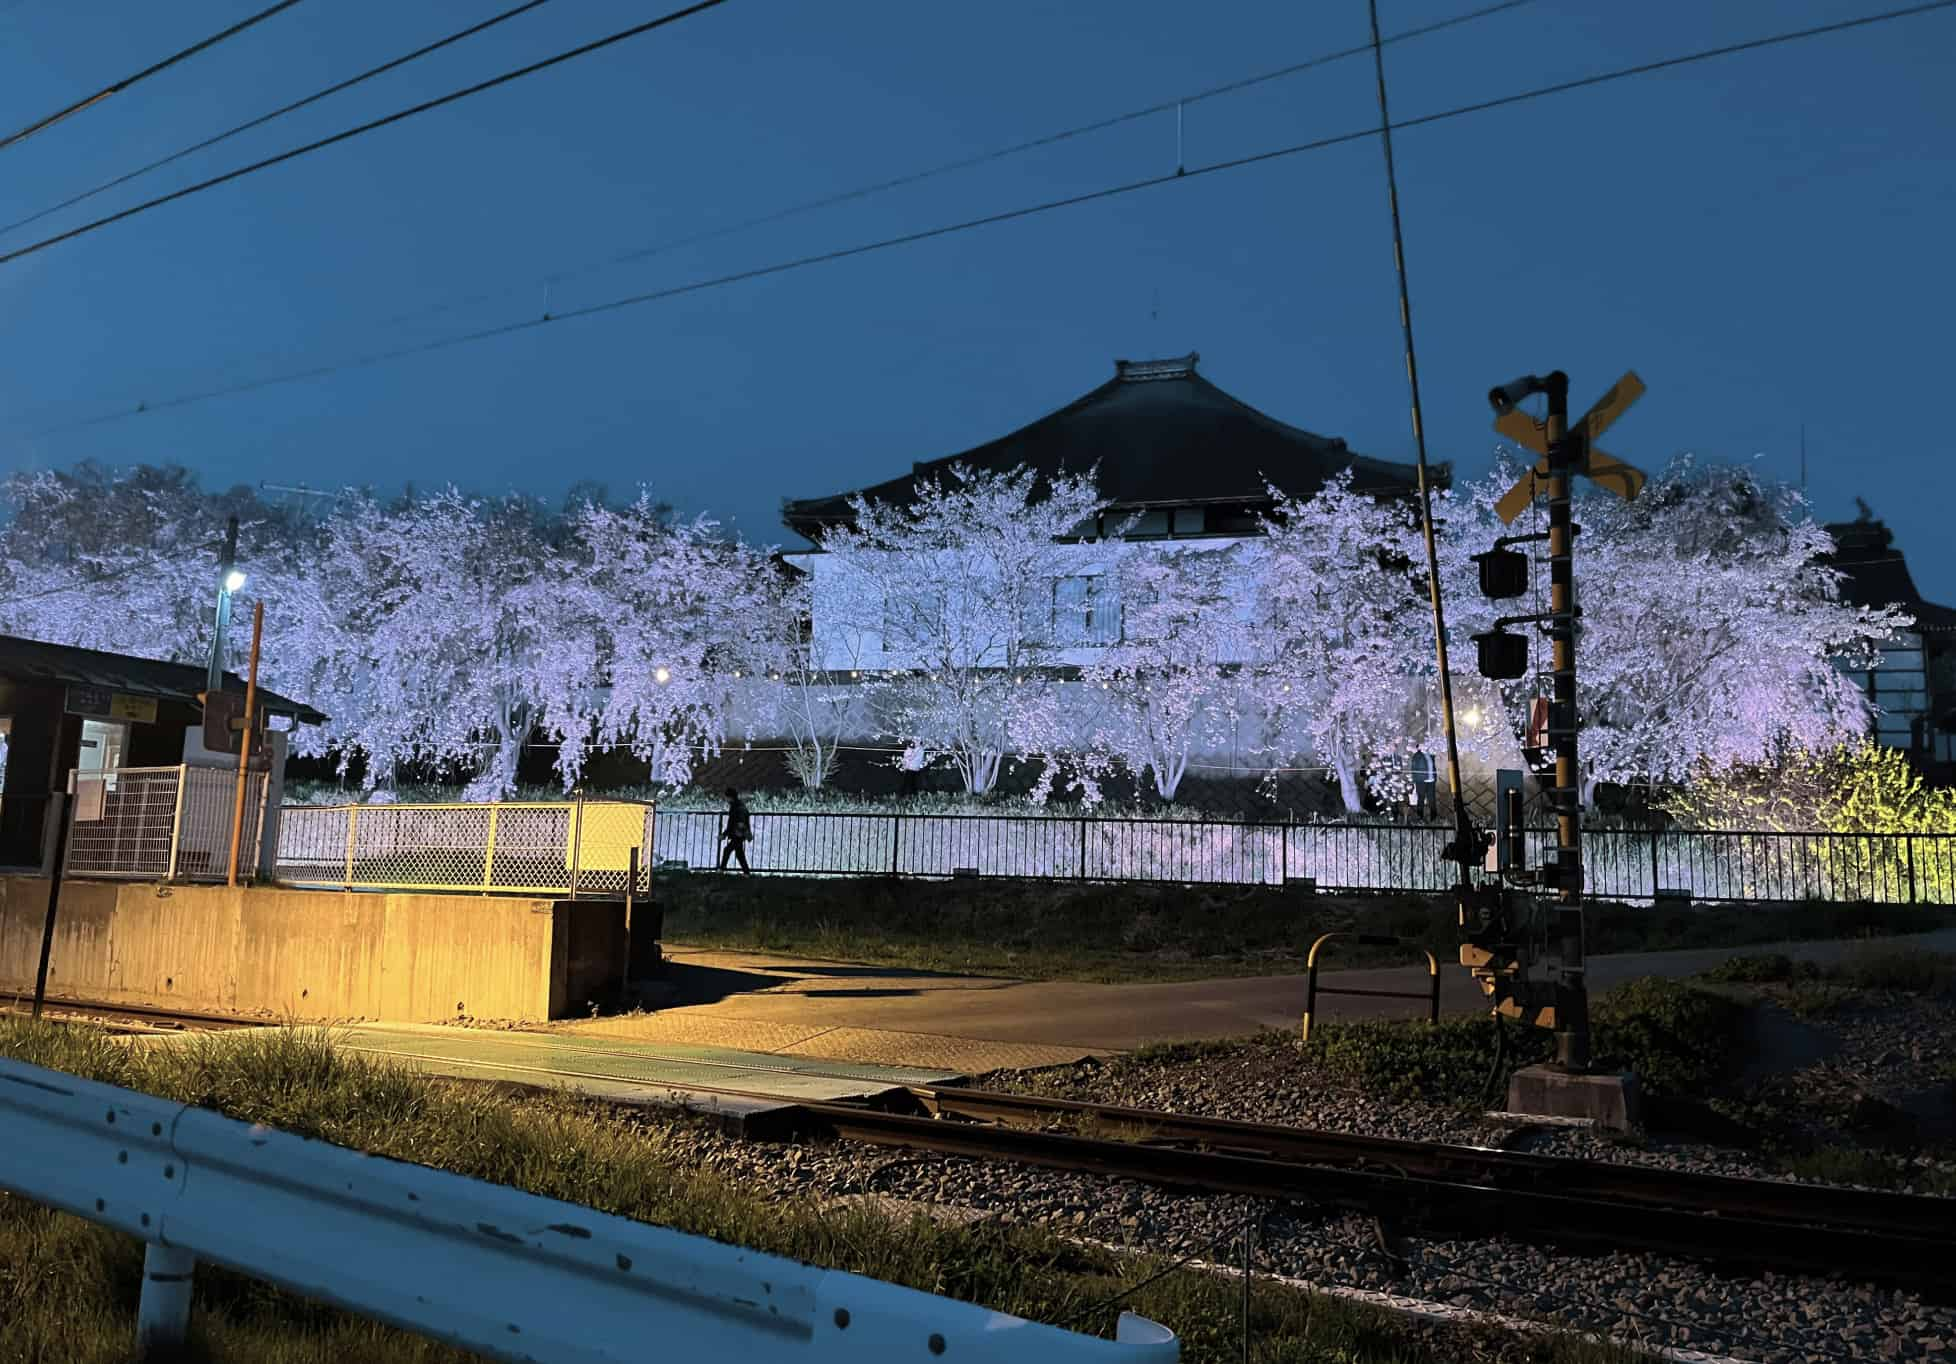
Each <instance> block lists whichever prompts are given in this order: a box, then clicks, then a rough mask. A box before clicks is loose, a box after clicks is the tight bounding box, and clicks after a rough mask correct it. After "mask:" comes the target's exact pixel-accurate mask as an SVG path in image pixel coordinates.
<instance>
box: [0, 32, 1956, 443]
mask: <svg viewBox="0 0 1956 1364" xmlns="http://www.w3.org/2000/svg"><path fill="white" fill-rule="evenodd" d="M712 2H713V3H717V2H718V0H712ZM1952 6H1956V0H1929V2H1928V3H1924V4H1918V5H1912V6H1909V7H1908V8H1906V9H1898V10H1889V11H1886V12H1884V13H1881V14H1873V15H1864V16H1862V17H1860V18H1857V19H1848V20H1842V21H1840V22H1837V23H1832V24H1823V25H1819V26H1817V27H1813V28H1805V29H1798V30H1793V31H1791V32H1785V33H1777V34H1772V35H1769V36H1767V37H1763V38H1755V39H1751V40H1749V41H1746V42H1742V43H1730V44H1726V45H1723V46H1720V47H1714V48H1706V49H1703V50H1700V51H1698V52H1694V53H1686V54H1684V55H1681V56H1677V57H1669V58H1665V59H1663V60H1661V61H1656V62H1644V63H1640V64H1638V65H1636V66H1628V67H1621V68H1618V69H1616V70H1614V71H1607V72H1601V73H1598V74H1596V75H1593V76H1584V77H1580V78H1578V79H1576V80H1570V81H1560V82H1557V83H1555V84H1553V85H1545V86H1538V87H1535V88H1534V89H1531V90H1524V91H1519V92H1517V93H1515V94H1511V95H1504V96H1500V97H1498V98H1495V99H1491V100H1481V101H1477V102H1475V103H1472V104H1462V105H1455V106H1453V107H1451V108H1448V109H1442V110H1439V111H1437V112H1434V113H1430V114H1421V115H1418V116H1416V117H1413V118H1409V119H1402V120H1401V121H1399V122H1397V123H1395V124H1394V125H1393V127H1394V128H1395V129H1405V128H1418V127H1425V126H1428V125H1431V124H1435V123H1442V122H1446V121H1449V120H1451V119H1456V118H1462V117H1465V116H1467V115H1469V114H1476V113H1481V112H1483V111H1486V110H1489V109H1495V108H1502V107H1506V106H1509V105H1514V104H1520V103H1523V102H1525V101H1528V100H1533V99H1542V98H1546V97H1548V96H1551V95H1558V94H1563V93H1566V92H1569V91H1572V90H1578V89H1584V88H1588V87H1591V86H1596V85H1602V84H1605V83H1608V82H1610V81H1615V80H1624V79H1628V78H1630V77H1632V76H1639V75H1644V74H1647V73H1649V72H1652V71H1659V70H1665V69H1669V68H1672V67H1677V66H1683V65H1685V64H1687V63H1690V62H1699V61H1709V60H1712V59H1714V58H1718V57H1727V56H1732V55H1734V54H1737V53H1741V52H1747V51H1752V50H1755V49H1758V48H1764V47H1772V46H1776V45H1779V44H1782V43H1789V42H1795V41H1798V40H1800V39H1803V38H1813V37H1819V36H1822V35H1825V34H1832V33H1838V32H1842V31H1844V30H1847V29H1852V28H1860V27H1865V26H1867V25H1870V24H1877V23H1884V22H1888V21H1891V20H1895V19H1902V18H1909V17H1913V16H1915V15H1920V14H1926V13H1929V12H1931V11H1936V10H1945V9H1949V8H1951V7H1952ZM694 8H696V9H697V8H699V6H695V7H694ZM682 13H684V11H682ZM1380 131H1381V130H1380V129H1379V128H1378V127H1365V128H1358V129H1353V130H1351V131H1348V132H1342V133H1334V134H1331V135H1329V136H1325V137H1319V138H1313V139H1311V140H1309V141H1305V142H1296V143H1292V144H1290V145H1288V146H1284V147H1277V148H1273V149H1271V150H1269V151H1262V152H1253V153H1250V154H1248V155H1245V156H1239V157H1233V158H1231V159H1229V160H1226V161H1215V162H1211V163H1209V164H1207V165H1203V166H1196V167H1193V168H1189V169H1181V168H1178V169H1177V170H1176V171H1174V172H1173V173H1170V174H1166V175H1155V176H1148V177H1146V178H1144V179H1140V180H1131V181H1128V182H1126V183H1124V184H1118V185H1110V186H1106V187H1103V188H1101V189H1095V190H1087V191H1084V192H1082V193H1079V194H1071V195H1066V196H1063V197H1061V198H1057V199H1048V200H1044V201H1042V202H1039V203H1034V204H1027V205H1022V206H1020V207H1018V208H1011V209H1004V210H1001V211H999V212H996V213H988V214H984V215H982V216H979V217H976V218H966V219H963V220H961V221H958V222H953V223H946V224H942V225H940V226H937V227H931V228H922V229H919V230H917V231H914V232H905V233H901V234H899V235H897V236H893V237H883V238H879V239H877V240H874V241H869V242H861V243H858V244H857V245H854V246H847V247H840V248H837V249H835V250H831V251H821V252H816V253H813V254H810V255H805V256H798V257H794V258H792V259H789V260H785V261H777V262H775V263H773V264H770V265H760V266H754V267H750V268H748V269H745V270H736V271H732V272H730V273H727V274H722V275H715V276H710V277H708V278H705V279H699V280H694V281H691V282H689V283H686V284H676V285H671V286H668V287H666V288H662V289H651V290H646V291H644V292H641V293H636V294H629V295H626V296H624V297H622V298H615V299H609V300H606V301H604V302H601V303H592V304H587V305H584V306H583V307H579V308H572V309H567V310H565V311H563V312H558V313H549V312H546V313H543V314H541V315H540V316H537V317H530V318H522V319H519V320H517V321H514V322H504V323H499V324H496V325H493V326H488V327H479V328H476V329H474V330H472V331H467V332H461V333H456V334H452V335H449V336H445V337H437V338H434V339H432V340H429V341H423V342H418V343H416V344H413V345H408V346H397V347H394V348H392V349H389V350H384V351H377V352H373V353H371V354H368V355H364V356H358V357H355V358H353V359H350V360H342V361H335V362H333V363H330V364H323V365H315V366H311V367H309V368H306V369H301V370H291V371H287V372H285V373H282V374H273V375H267V376H265V377H263V378H259V379H252V380H247V381H244V382H241V383H237V384H230V385H226V386H223V387H220V388H213V389H206V390H203V391H201V392H197V393H189V394H183V395H180V396H178V397H175V398H169V399H164V400H162V401H159V402H154V403H151V402H139V403H137V404H136V406H134V407H132V408H125V409H121V410H118V411H115V412H109V413H104V414H102V415H100V416H95V417H87V418H83V419H81V420H79V421H74V422H66V423H62V424H59V425H55V426H49V427H44V428H41V429H40V430H38V431H35V432H32V433H30V435H31V436H32V437H40V436H48V435H54V434H57V433H60V432H64V431H72V430H78V429H81V428H84V427H90V426H97V425H101V424H103V423H105V422H113V421H120V420H123V419H125V418H128V417H133V416H138V415H141V414H143V413H147V412H157V411H163V410H166V409H170V408H177V407H184V406H188V405H190V404H192V403H200V402H208V401H210V400H212V399H215V398H223V397H232V396H235V395H238V394H243V393H252V392H256V391H258V390H260V389H265V388H271V387H275V386H277V385H280V384H288V383H297V382H301V381H303V380H307V379H317V378H325V377H327V376H329V375H333V374H339V373H343V372H346V371H349V370H355V369H366V368H371V367H372V366H375V365H380V364H386V363H389V362H391V361H394V360H401V359H406V358H408V357H411V356H417V355H426V354H430V353H433V352H435V351H441V350H448V349H451V348H453V347H456V346H464V345H470V344H473V343H475V342H478V341H487V340H490V339H493V338H495V337H500V336H511V335H515V334H516V333H519V332H525V331H531V330H534V329H536V328H538V327H543V326H547V325H549V324H550V323H553V322H561V321H568V320H570V319H573V318H581V317H594V316H597V315H599V314H602V313H609V312H615V311H618V310H620V309H623V308H631V307H636V306H638V305H640V304H645V303H656V302H662V301H664V300H667V299H673V298H680V297H683V296H685V295H688V294H695V293H700V292H702V291H704V290H708V289H717V288H722V287H725V286H727V285H730V284H739V283H744V282H746V281H749V280H755V279H764V278H767V277H770V276H773V275H780V274H786V273H788V272H789V271H793V270H800V269H804V268H807V267H809V266H813V265H825V264H829V263H831V262H834V261H840V260H848V259H850V258H852V257H856V256H864V255H869V254H871V253H873V252H877V251H885V250H889V249H891V248H893V247H899V246H909V245H914V244H916V243H918V242H924V241H931V240H934V239H936V238H939V237H947V236H951V235H954V234H956V233H961V232H968V231H972V230H975V229H977V228H982V227H991V226H996V225H998V224H1001V223H1007V222H1015V221H1018V220H1020V219H1023V218H1031V217H1036V216H1039V215H1041V214H1045V213H1051V212H1055V211H1057V210H1060V209H1066V208H1075V207H1078V206H1080V205H1083V204H1090V203H1098V202H1100V201H1102V200H1106V199H1113V198H1117V197H1119V196H1121V195H1125V194H1132V193H1136V192H1138V191H1141V190H1146V189H1154V188H1157V187H1159V186H1162V185H1172V184H1181V183H1184V182H1187V181H1191V180H1197V179H1200V178H1201V177H1203V176H1205V175H1215V174H1219V173H1222V172H1226V171H1232V170H1241V169H1244V168H1246V167H1249V166H1257V165H1263V164H1266V163H1268V162H1273V161H1279V160H1284V159H1286V158H1289V157H1292V156H1297V155H1300V154H1303V153H1306V152H1313V151H1322V150H1324V149H1326V148H1330V147H1336V146H1342V145H1344V144H1346V143H1350V142H1356V141H1358V140H1360V139H1361V138H1367V137H1373V136H1376V135H1378V133H1379V132H1380ZM30 249H32V248H30ZM16 254H18V253H16ZM11 258H12V257H0V263H4V261H5V260H8V259H11Z"/></svg>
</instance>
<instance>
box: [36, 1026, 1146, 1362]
mask: <svg viewBox="0 0 1956 1364" xmlns="http://www.w3.org/2000/svg"><path fill="white" fill-rule="evenodd" d="M0 1132H4V1134H5V1138H4V1141H0V1188H4V1189H6V1190H8V1191H10V1192H13V1193H17V1194H20V1195H22V1196H23V1197H26V1198H29V1199H32V1200H33V1201H35V1202H37V1203H43V1204H46V1205H48V1206H51V1207H55V1208H59V1209H61V1210H63V1211H65V1212H70V1213H73V1214H75V1215H76V1216H78V1217H84V1218H87V1219H88V1220H89V1221H91V1222H95V1223H98V1224H100V1225H102V1226H106V1227H113V1228H114V1229H116V1230H118V1231H123V1232H127V1233H128V1234H129V1235H131V1236H135V1237H139V1238H140V1239H142V1240H143V1241H146V1242H148V1243H149V1254H148V1259H147V1262H146V1264H145V1274H144V1281H143V1300H142V1305H141V1308H140V1311H139V1329H140V1333H141V1335H142V1336H143V1337H144V1338H145V1339H147V1340H152V1341H156V1342H163V1341H170V1340H176V1339H181V1338H182V1335H183V1333H184V1330H185V1328H186V1326H187V1325H188V1317H189V1310H190V1291H189V1283H190V1281H189V1278H188V1272H189V1270H190V1269H191V1268H192V1266H193V1265H194V1263H195V1262H196V1261H198V1260H202V1261H207V1262H209V1263H211V1264H215V1265H223V1266H225V1267H226V1268H229V1269H233V1270H236V1271H238V1272H239V1273H242V1274H247V1275H250V1276H251V1277H253V1278H257V1279H263V1280H265V1281H267V1282H269V1283H273V1284H277V1285H278V1286H279V1287H281V1288H287V1289H290V1290H292V1291H293V1292H295V1293H300V1294H303V1295H305V1296H306V1297H308V1298H313V1299H316V1300H320V1301H324V1302H329V1303H332V1304H334V1305H336V1306H339V1307H343V1308H345V1309H347V1310H348V1311H351V1312H355V1313H358V1314H360V1315H362V1316H367V1317H372V1318H375V1319H377V1320H380V1321H385V1322H390V1323H392V1324H393V1325H396V1326H400V1327H403V1328H405V1329H407V1330H410V1331H416V1332H419V1333H421V1334H423V1335H427V1336H432V1337H435V1338H436V1339H439V1340H444V1341H448V1342H451V1343H453V1344H456V1345H460V1346H463V1347H464V1348H467V1349H471V1350H476V1351H479V1352H481V1353H483V1354H486V1355H491V1356H494V1357H496V1358H499V1359H506V1360H525V1361H551V1362H552V1364H556V1362H557V1361H562V1362H563V1364H600V1362H601V1361H607V1362H608V1361H624V1360H644V1359H651V1358H665V1359H690V1358H703V1357H706V1356H705V1355H704V1353H703V1352H704V1351H707V1350H718V1351H722V1352H727V1353H729V1354H731V1353H733V1352H736V1351H737V1352H738V1357H739V1358H740V1359H741V1360H742V1362H743V1364H763V1362H764V1361H772V1360H797V1361H800V1360H822V1361H826V1360H838V1361H839V1360H851V1361H860V1360H886V1359H887V1360H917V1361H920V1364H930V1361H933V1360H937V1359H942V1360H944V1361H946V1364H959V1361H965V1360H971V1361H981V1360H982V1361H1008V1360H1009V1361H1012V1364H1034V1362H1035V1361H1037V1362H1040V1364H1043V1362H1044V1361H1049V1360H1050V1361H1073V1360H1081V1361H1104V1362H1105V1364H1173V1362H1174V1361H1177V1360H1179V1358H1180V1352H1181V1347H1180V1343H1179V1342H1178V1341H1177V1340H1176V1338H1175V1336H1174V1334H1173V1333H1172V1332H1170V1331H1168V1330H1167V1329H1166V1328H1164V1327H1162V1326H1159V1325H1157V1324H1156V1323H1154V1322H1151V1321H1148V1320H1146V1319H1145V1318H1142V1317H1137V1316H1133V1315H1132V1314H1126V1313H1124V1314H1123V1315H1122V1317H1121V1321H1120V1326H1119V1328H1118V1330H1117V1332H1116V1337H1115V1339H1114V1340H1112V1341H1107V1340H1101V1339H1099V1338H1097V1337H1093V1336H1085V1335H1081V1334H1078V1333H1077V1332H1072V1331H1063V1330H1060V1329H1058V1328H1056V1327H1051V1326H1043V1325H1039V1324H1036V1323H1033V1322H1028V1321H1022V1320H1020V1319H1019V1318H1017V1317H1012V1316H1007V1315H1005V1314H1003V1313H1000V1312H993V1311H989V1310H987V1309H985V1308H982V1307H978V1306H974V1305H973V1304H971V1303H964V1302H957V1301H954V1300H952V1299H949V1298H942V1297H937V1296H934V1295H932V1294H928V1293H922V1292H918V1291H916V1290H915V1289H909V1288H900V1287H897V1286H896V1285H894V1284H887V1283H883V1282H881V1281H879V1280H876V1279H869V1278H865V1277H863V1276H861V1275H858V1274H847V1273H843V1272H841V1271H839V1270H824V1269H817V1268H814V1267H812V1266H810V1265H804V1264H799V1263H797V1262H795V1261H793V1260H787V1259H783V1258H781V1257H780V1256H775V1255H763V1254H760V1253H758V1252H755V1251H750V1250H743V1249H741V1248H739V1247H736V1246H726V1245H721V1244H720V1243H719V1242H717V1241H710V1240H708V1239H706V1238H705V1237H701V1236H688V1235H684V1234H681V1233H679V1232H676V1231H671V1230H668V1229H666V1228H663V1227H655V1226H651V1225H649V1224H647V1223H643V1222H634V1221H632V1220H630V1219H629V1218H624V1217H615V1216H612V1215H610V1214H606V1213H600V1212H595V1211H593V1210H591V1209H589V1208H583V1207H579V1206H577V1205H575V1204H572V1203H562V1202H559V1201H557V1200H556V1199H550V1198H541V1197H538V1196H537V1195H535V1194H528V1193H523V1192H521V1191H520V1190H516V1189H507V1188H503V1187H501V1186H500V1185H494V1184H486V1183H483V1182H481V1181H479V1180H473V1179H466V1178H464V1177H462V1176H460V1175H455V1174H450V1173H447V1172H446V1171H441V1170H431V1169H427V1168H425V1167H423V1166H419V1165H410V1164H406V1163H403V1162H400V1161H395V1160H390V1159H387V1158H384V1157H380V1156H372V1155H366V1154H363V1153H361V1152H358V1151H351V1150H347V1149H344V1148H341V1147H336V1146H332V1145H329V1144H327V1143H325V1142H321V1141H312V1140H308V1139H306V1138H303V1137H297V1136H293V1135H292V1134H290V1133H286V1132H278V1131H274V1130H272V1129H270V1128H266V1127H257V1126H252V1125H251V1124H248V1123H243V1122H239V1121H237V1120H235V1119H232V1118H226V1117H223V1116H222V1115H220V1114H217V1113H213V1112H210V1111H208V1110H205V1109H198V1108H190V1107H186V1106H185V1105H182V1104H176V1103H171V1102H169V1101H167V1100H164V1099H158V1098H153V1097H151V1096H149V1095H145V1094H138V1093H136V1092H134V1091H132V1090H127V1089H119V1088H116V1087H115V1086H112V1085H105V1084H98V1083H96V1082H94V1081H91V1080H84V1079H81V1078H79V1077H77V1076H73V1075H68V1074H65V1073H63V1072H61V1071H54V1070H45V1069H43V1068H41V1067H39V1066H32V1065H28V1064H26V1063H25V1062H21V1061H12V1060H5V1059H0Z"/></svg>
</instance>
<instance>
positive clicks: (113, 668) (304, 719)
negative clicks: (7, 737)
mask: <svg viewBox="0 0 1956 1364" xmlns="http://www.w3.org/2000/svg"><path fill="white" fill-rule="evenodd" d="M0 677H11V678H21V679H31V680H34V681H38V682H65V683H73V684H75V685H77V686H85V687H102V688H105V689H107V690H109V691H123V692H129V693H132V694H134V695H137V696H154V697H158V698H160V699H162V700H165V701H188V702H190V703H191V704H192V705H195V704H197V693H198V692H200V691H202V690H203V689H204V683H205V681H206V675H205V672H204V669H202V668H200V667H198V666H196V665H195V664H192V663H166V662H164V661H162V660H161V659H155V658H134V657H131V656H130V655H128V654H111V653H105V652H103V651H102V650H100V649H77V648H75V647H74V646H73V645H70V644H49V643H47V642H46V641H44V640H38V639H21V638H20V637H19V636H17V635H0ZM224 683H225V685H226V686H227V687H235V688H237V689H238V690H240V691H242V690H243V689H244V685H245V684H244V680H243V679H242V678H240V677H239V676H238V675H237V674H236V673H226V674H224ZM258 704H259V705H261V706H263V707H264V708H265V713H266V714H267V715H290V716H291V717H293V718H294V719H295V720H297V721H299V722H300V723H301V724H307V725H320V724H324V723H325V722H326V717H325V716H324V715H323V714H321V713H320V712H319V711H316V710H314V709H313V708H312V707H311V706H308V705H306V704H305V703H304V702H301V701H294V700H291V699H289V698H287V697H284V696H280V695H279V694H278V693H277V692H275V691H270V690H268V689H266V688H264V687H260V688H259V689H258Z"/></svg>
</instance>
